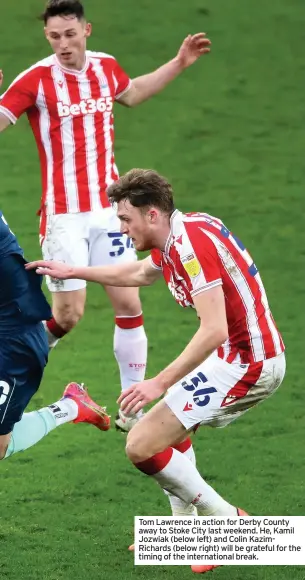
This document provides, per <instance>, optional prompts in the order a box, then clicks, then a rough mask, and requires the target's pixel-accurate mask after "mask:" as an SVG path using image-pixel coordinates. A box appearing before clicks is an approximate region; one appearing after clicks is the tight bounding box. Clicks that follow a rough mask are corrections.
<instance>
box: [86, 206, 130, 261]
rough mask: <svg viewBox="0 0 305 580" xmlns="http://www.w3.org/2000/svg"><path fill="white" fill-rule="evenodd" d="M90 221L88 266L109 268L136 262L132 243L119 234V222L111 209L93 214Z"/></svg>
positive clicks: (124, 235)
mask: <svg viewBox="0 0 305 580" xmlns="http://www.w3.org/2000/svg"><path fill="white" fill-rule="evenodd" d="M92 219H94V220H95V221H94V222H93V226H92V228H91V232H92V234H90V253H89V262H90V266H111V265H117V264H126V263H128V262H134V261H136V260H137V255H136V252H135V249H134V247H133V244H132V241H131V240H130V239H129V238H128V237H127V236H126V234H122V233H121V232H120V220H119V219H118V217H117V215H116V212H115V210H114V209H113V208H107V209H105V210H103V211H102V213H101V214H95V215H94V216H93V218H92ZM97 219H98V220H99V222H98V223H99V226H97V224H96V221H97Z"/></svg>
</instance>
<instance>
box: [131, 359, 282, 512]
mask: <svg viewBox="0 0 305 580" xmlns="http://www.w3.org/2000/svg"><path fill="white" fill-rule="evenodd" d="M284 374H285V356H284V354H281V355H279V356H278V357H275V358H274V359H271V360H269V361H264V362H261V363H254V364H248V365H242V364H228V363H226V362H225V361H223V360H221V359H219V358H218V357H217V356H216V354H215V353H214V354H213V355H212V356H211V357H209V359H207V360H206V361H205V362H204V363H202V365H200V366H199V367H197V369H195V370H194V372H193V373H191V374H190V375H188V376H186V377H185V378H184V379H183V380H182V381H179V382H178V383H177V384H176V385H174V386H173V387H172V388H171V389H170V390H169V391H168V393H167V394H166V396H165V398H164V400H163V401H161V402H160V403H158V404H157V405H156V406H155V407H153V409H151V410H150V411H149V412H148V413H147V415H146V416H144V417H143V419H142V420H141V421H140V422H139V423H138V424H137V425H135V427H134V428H133V429H132V431H131V432H130V433H129V436H128V439H127V448H126V450H127V455H128V457H129V458H130V459H131V461H132V462H133V463H134V464H135V466H136V467H137V468H138V469H140V470H141V471H143V472H144V473H147V474H148V475H150V476H152V477H154V478H155V479H156V480H157V481H158V483H159V484H160V485H161V486H162V487H163V488H164V489H166V490H167V491H169V492H170V493H173V494H174V495H177V496H178V497H179V498H180V499H181V500H183V501H184V502H185V503H192V504H193V505H196V507H197V509H198V514H199V515H234V514H236V513H237V512H236V508H235V507H234V506H232V505H231V504H229V503H228V502H226V501H225V500H224V499H223V498H221V497H220V496H219V495H218V494H217V493H216V491H215V490H213V488H211V487H210V486H209V485H208V484H207V483H206V482H205V481H204V480H203V478H202V477H201V476H200V474H199V472H198V470H197V469H196V467H195V466H194V465H193V464H191V462H190V461H188V460H187V458H185V457H184V456H183V454H182V453H180V452H179V451H178V450H177V449H174V448H173V446H172V445H173V443H174V442H176V441H181V439H182V437H183V435H186V433H187V432H188V431H190V430H193V429H194V428H195V427H196V426H198V425H199V424H201V425H210V426H213V427H224V426H226V425H227V424H229V423H230V422H231V421H233V420H234V419H236V418H237V417H239V416H240V415H242V414H243V413H245V412H246V411H247V410H248V409H250V408H251V407H253V406H254V405H256V404H257V403H259V402H261V401H262V400H264V399H266V398H267V397H269V396H270V395H271V394H272V393H273V392H274V391H275V390H276V389H277V388H278V387H279V385H280V384H281V382H282V380H283V377H284ZM162 449H164V451H163V450H162Z"/></svg>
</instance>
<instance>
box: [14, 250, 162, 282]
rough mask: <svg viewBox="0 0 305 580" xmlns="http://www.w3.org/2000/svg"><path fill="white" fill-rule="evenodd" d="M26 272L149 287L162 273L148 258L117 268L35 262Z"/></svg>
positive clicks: (63, 278)
mask: <svg viewBox="0 0 305 580" xmlns="http://www.w3.org/2000/svg"><path fill="white" fill-rule="evenodd" d="M25 268H26V269H27V270H32V269H36V271H37V274H44V275H47V276H51V277H52V278H57V279H58V280H68V279H70V278H77V279H79V280H87V282H97V283H98V284H102V285H103V286H120V287H121V286H150V284H153V283H154V282H155V281H156V280H157V279H158V278H159V277H160V276H161V275H162V273H161V272H160V270H157V269H156V268H154V267H153V266H152V263H151V259H150V257H149V256H148V257H147V258H145V259H144V260H139V261H138V262H129V263H128V264H121V265H118V266H88V267H83V268H82V267H80V268H78V267H74V266H69V265H68V264H63V263H62V262H53V261H46V260H37V261H36V262H30V263H29V264H26V265H25Z"/></svg>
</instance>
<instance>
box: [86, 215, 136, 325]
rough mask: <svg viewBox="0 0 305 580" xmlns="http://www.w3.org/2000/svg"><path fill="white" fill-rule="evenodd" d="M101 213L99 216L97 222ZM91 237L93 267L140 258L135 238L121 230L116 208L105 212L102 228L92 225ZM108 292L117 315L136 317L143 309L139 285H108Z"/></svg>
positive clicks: (124, 262)
mask: <svg viewBox="0 0 305 580" xmlns="http://www.w3.org/2000/svg"><path fill="white" fill-rule="evenodd" d="M96 220H97V215H96V216H95V222H96ZM92 231H93V234H92V237H91V236H90V257H89V261H90V266H111V265H118V264H126V263H128V262H134V261H136V260H137V255H136V252H135V249H134V247H133V244H132V242H131V240H130V239H129V238H128V237H127V236H126V235H125V234H121V232H120V221H119V219H118V217H117V215H116V213H115V211H114V209H113V208H107V209H105V210H103V211H102V213H101V217H100V228H99V229H98V228H97V227H96V223H94V228H92ZM104 288H105V291H106V293H107V295H108V298H109V300H110V302H111V304H112V306H113V309H114V311H115V314H116V315H117V316H120V315H125V316H136V315H138V314H139V313H140V312H141V302H140V298H139V290H138V288H126V287H124V288H119V287H114V286H105V287H104Z"/></svg>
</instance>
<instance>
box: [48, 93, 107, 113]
mask: <svg viewBox="0 0 305 580" xmlns="http://www.w3.org/2000/svg"><path fill="white" fill-rule="evenodd" d="M112 107H113V100H112V97H100V98H99V99H83V100H82V101H81V102H80V103H78V104H73V105H64V103H62V102H60V101H59V102H58V103H57V112H58V116H59V117H60V118H62V117H70V116H71V115H72V117H77V116H79V115H94V113H110V112H111V111H112Z"/></svg>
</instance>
